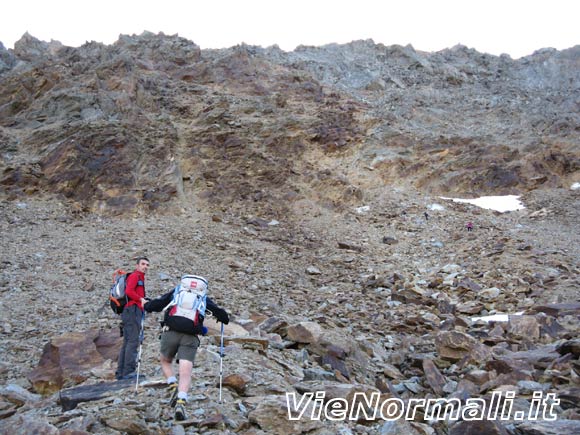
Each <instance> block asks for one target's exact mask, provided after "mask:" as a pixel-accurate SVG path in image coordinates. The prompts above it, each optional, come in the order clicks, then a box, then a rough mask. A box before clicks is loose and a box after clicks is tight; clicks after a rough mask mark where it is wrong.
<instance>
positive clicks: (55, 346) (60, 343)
mask: <svg viewBox="0 0 580 435" xmlns="http://www.w3.org/2000/svg"><path fill="white" fill-rule="evenodd" d="M101 334H105V335H106V336H107V337H102V336H101ZM110 334H113V332H108V333H101V332H100V331H97V332H92V331H88V332H70V333H67V334H64V335H61V336H59V337H55V338H52V339H51V340H50V342H49V343H47V344H46V345H45V347H44V350H43V353H42V356H41V358H40V362H39V364H38V366H37V367H36V369H34V370H33V371H32V372H31V373H30V374H29V375H28V379H29V380H30V382H31V383H32V386H33V388H34V390H35V391H37V392H39V393H41V394H51V393H54V392H56V391H58V390H60V389H61V388H62V386H63V385H74V384H77V383H79V382H82V381H84V380H85V379H87V378H88V376H89V374H88V373H89V371H90V369H92V368H95V367H98V366H100V365H102V364H103V363H104V362H105V357H104V356H103V355H105V356H107V357H112V356H113V355H114V354H115V349H116V350H117V352H118V349H119V348H118V347H116V346H117V345H120V341H115V340H113V339H112V338H110ZM99 342H100V343H101V346H100V348H101V351H102V352H103V355H102V354H101V353H100V352H99V349H98V347H97V343H99Z"/></svg>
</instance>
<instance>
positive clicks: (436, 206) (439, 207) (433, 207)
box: [429, 204, 445, 211]
mask: <svg viewBox="0 0 580 435" xmlns="http://www.w3.org/2000/svg"><path fill="white" fill-rule="evenodd" d="M429 210H433V211H443V210H445V207H443V206H442V205H439V204H431V205H430V206H429Z"/></svg>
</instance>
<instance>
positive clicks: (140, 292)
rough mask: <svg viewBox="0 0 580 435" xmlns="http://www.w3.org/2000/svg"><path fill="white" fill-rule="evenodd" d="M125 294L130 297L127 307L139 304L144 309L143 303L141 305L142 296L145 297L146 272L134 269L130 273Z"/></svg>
mask: <svg viewBox="0 0 580 435" xmlns="http://www.w3.org/2000/svg"><path fill="white" fill-rule="evenodd" d="M125 294H126V295H127V298H128V299H129V302H127V305H125V307H130V306H131V305H137V306H138V307H139V308H140V309H141V311H143V305H141V298H144V297H145V274H144V273H143V272H139V271H138V270H134V271H133V273H132V274H131V275H129V278H127V286H126V287H125Z"/></svg>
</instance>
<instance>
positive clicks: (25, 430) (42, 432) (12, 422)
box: [0, 414, 59, 435]
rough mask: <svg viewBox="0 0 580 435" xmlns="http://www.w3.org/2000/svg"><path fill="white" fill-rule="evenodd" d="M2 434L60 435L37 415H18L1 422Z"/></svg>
mask: <svg viewBox="0 0 580 435" xmlns="http://www.w3.org/2000/svg"><path fill="white" fill-rule="evenodd" d="M0 434H2V435H4V434H5V435H11V434H35V435H37V434H38V435H59V430H58V428H56V427H55V426H53V425H52V424H50V423H49V422H48V421H46V419H45V418H44V417H42V416H39V415H35V414H16V415H14V416H12V417H9V418H6V419H4V420H0Z"/></svg>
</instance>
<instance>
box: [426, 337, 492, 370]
mask: <svg viewBox="0 0 580 435" xmlns="http://www.w3.org/2000/svg"><path fill="white" fill-rule="evenodd" d="M435 346H436V348H437V352H438V354H439V357H440V358H443V359H447V360H450V361H459V360H462V359H464V358H466V360H467V361H472V362H475V363H481V362H485V361H487V360H489V359H491V351H490V349H489V348H487V347H486V346H484V345H483V344H481V343H480V342H479V341H478V340H476V339H475V338H473V337H472V336H470V335H468V334H465V333H463V332H459V331H444V332H441V333H440V334H438V335H437V337H436V338H435Z"/></svg>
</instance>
